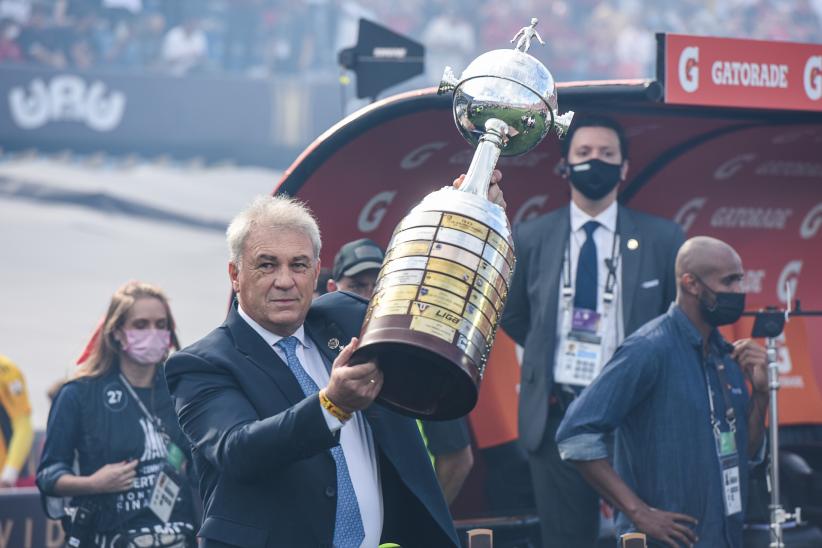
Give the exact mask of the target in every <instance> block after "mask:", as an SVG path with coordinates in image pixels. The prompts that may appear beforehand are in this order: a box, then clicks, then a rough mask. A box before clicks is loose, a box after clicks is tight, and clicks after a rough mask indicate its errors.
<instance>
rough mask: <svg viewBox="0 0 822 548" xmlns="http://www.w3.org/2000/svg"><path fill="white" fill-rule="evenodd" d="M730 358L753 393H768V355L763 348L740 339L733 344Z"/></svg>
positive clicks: (750, 340)
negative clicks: (742, 373) (739, 369)
mask: <svg viewBox="0 0 822 548" xmlns="http://www.w3.org/2000/svg"><path fill="white" fill-rule="evenodd" d="M731 357H732V358H733V359H734V360H736V362H737V363H738V364H739V366H740V367H742V371H743V372H744V373H745V376H746V377H747V378H748V381H750V383H751V387H752V389H753V392H754V393H755V394H756V393H759V394H767V393H768V353H767V352H766V351H765V348H764V347H763V346H762V345H760V344H757V343H756V342H754V340H753V339H740V340H738V341H735V342H734V351H733V353H731Z"/></svg>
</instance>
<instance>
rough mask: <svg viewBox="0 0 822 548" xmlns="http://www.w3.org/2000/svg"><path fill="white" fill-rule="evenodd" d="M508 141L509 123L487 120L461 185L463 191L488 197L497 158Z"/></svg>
mask: <svg viewBox="0 0 822 548" xmlns="http://www.w3.org/2000/svg"><path fill="white" fill-rule="evenodd" d="M507 142H508V124H506V123H505V122H503V121H502V120H498V119H496V118H491V119H489V120H487V121H486V122H485V133H484V134H483V135H482V137H480V142H479V145H478V146H477V150H476V151H475V152H474V157H473V158H471V165H470V166H468V173H467V174H466V175H465V181H464V182H463V183H462V186H461V187H460V191H461V192H467V193H469V194H475V195H477V196H480V197H482V198H487V197H488V188H489V187H490V186H491V174H492V173H493V172H494V168H495V167H496V166H497V160H499V155H500V152H501V151H502V149H503V148H504V147H505V145H506V143H507Z"/></svg>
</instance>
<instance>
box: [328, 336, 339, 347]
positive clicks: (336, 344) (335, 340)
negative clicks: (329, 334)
mask: <svg viewBox="0 0 822 548" xmlns="http://www.w3.org/2000/svg"><path fill="white" fill-rule="evenodd" d="M339 347H340V339H338V338H336V337H333V338H331V339H328V348H330V349H331V350H336V349H338V348H339Z"/></svg>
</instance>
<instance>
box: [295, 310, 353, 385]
mask: <svg viewBox="0 0 822 548" xmlns="http://www.w3.org/2000/svg"><path fill="white" fill-rule="evenodd" d="M303 326H304V327H305V332H306V334H307V335H308V336H309V337H310V338H311V340H312V341H313V342H314V344H316V345H317V349H318V350H319V351H320V354H321V355H322V357H323V361H324V362H325V365H326V368H327V369H328V372H329V374H330V373H331V364H333V363H334V360H336V359H337V356H338V355H339V354H340V351H341V350H342V347H343V346H345V345H346V344H348V342H349V339H348V338H346V336H345V334H344V333H343V332H342V329H340V328H339V326H338V325H337V324H335V323H333V322H325V321H323V320H322V319H319V318H317V317H316V316H315V315H313V314H311V313H310V312H309V315H308V317H307V318H306V320H305V324H303Z"/></svg>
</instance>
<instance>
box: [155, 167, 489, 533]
mask: <svg viewBox="0 0 822 548" xmlns="http://www.w3.org/2000/svg"><path fill="white" fill-rule="evenodd" d="M500 177H501V175H500V174H499V172H496V173H495V176H494V179H493V181H492V186H491V190H489V199H492V200H493V201H496V202H497V203H500V204H504V201H503V199H502V193H501V191H500V190H499V188H498V187H497V186H496V183H497V182H498V181H499V179H500ZM460 183H461V180H457V181H455V185H457V186H458V185H459V184H460ZM227 236H228V244H229V249H230V251H231V260H230V262H229V267H228V270H229V276H230V278H231V284H232V287H233V289H234V291H235V292H236V294H237V297H238V298H237V300H236V301H235V302H233V303H232V306H231V308H230V311H229V314H228V318H227V319H226V321H225V323H224V324H223V325H222V326H220V327H219V328H217V329H216V330H214V331H212V332H211V333H210V334H208V335H206V336H205V337H204V338H203V339H201V340H200V341H198V342H196V343H195V344H193V345H192V346H189V347H188V348H185V349H183V350H180V351H179V352H176V353H175V354H174V355H173V356H172V357H171V358H170V359H169V360H168V362H167V363H166V377H167V380H168V385H169V389H170V391H171V394H172V398H173V400H174V404H175V408H176V410H177V415H178V418H179V420H180V426H181V427H182V428H183V431H184V432H185V434H186V435H187V436H188V438H189V440H190V441H191V443H192V455H193V459H194V464H195V466H196V469H197V471H198V473H199V475H200V494H201V496H202V497H203V501H204V521H203V526H202V528H201V529H200V532H199V536H200V537H201V538H203V540H204V546H205V547H210V548H214V547H225V546H242V547H269V548H273V547H275V546H276V547H286V546H287V547H289V548H299V547H317V546H323V547H328V548H330V547H332V546H334V547H335V548H354V547H366V548H372V547H374V546H377V545H378V544H380V543H381V542H395V543H398V544H400V545H402V546H403V547H404V548H413V547H418V546H419V547H423V546H425V547H428V546H436V547H441V546H442V547H447V546H458V545H459V542H458V540H457V536H456V532H455V531H454V528H453V524H452V522H451V517H450V515H449V513H448V508H447V506H446V504H445V500H444V499H443V496H442V492H441V491H440V489H439V487H438V485H437V480H436V478H435V476H434V472H433V468H432V466H431V462H430V460H429V458H428V455H427V453H426V451H425V447H424V445H423V443H422V438H421V436H420V433H419V430H418V429H417V425H416V423H415V421H413V420H411V419H408V418H405V417H401V416H399V415H396V414H394V413H392V412H390V411H388V410H386V409H384V408H381V407H380V406H375V405H371V404H372V402H373V401H374V399H375V398H376V396H377V395H378V394H379V391H380V389H381V387H382V373H381V372H380V370H379V368H378V367H377V364H376V363H374V362H366V363H359V364H352V363H351V362H350V358H351V355H352V353H353V352H354V350H356V348H357V344H358V340H357V338H356V335H357V334H359V330H360V327H361V325H362V321H363V319H364V317H365V312H366V307H367V301H366V300H364V299H362V298H360V297H358V296H356V295H353V294H350V293H345V292H334V293H330V294H328V295H326V296H323V297H320V298H318V299H316V300H315V301H314V303H313V305H312V297H313V291H314V288H315V287H316V283H317V277H318V275H319V271H320V259H319V256H320V247H321V241H320V233H319V228H318V227H317V223H316V221H315V220H314V218H313V216H312V215H311V212H310V211H309V210H308V209H307V208H306V207H305V205H303V204H302V203H300V202H298V201H295V200H292V199H290V198H286V197H281V196H278V197H271V196H261V197H259V198H257V199H256V200H255V201H254V202H253V203H252V204H251V205H250V206H249V207H248V208H247V209H246V210H244V211H243V212H241V213H240V214H239V215H238V216H237V217H236V218H235V219H234V220H233V221H232V223H231V225H230V226H229V228H228V231H227ZM349 340H350V341H351V342H350V343H349V344H348V345H345V346H344V347H343V344H344V343H345V341H349Z"/></svg>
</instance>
